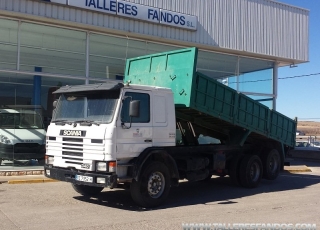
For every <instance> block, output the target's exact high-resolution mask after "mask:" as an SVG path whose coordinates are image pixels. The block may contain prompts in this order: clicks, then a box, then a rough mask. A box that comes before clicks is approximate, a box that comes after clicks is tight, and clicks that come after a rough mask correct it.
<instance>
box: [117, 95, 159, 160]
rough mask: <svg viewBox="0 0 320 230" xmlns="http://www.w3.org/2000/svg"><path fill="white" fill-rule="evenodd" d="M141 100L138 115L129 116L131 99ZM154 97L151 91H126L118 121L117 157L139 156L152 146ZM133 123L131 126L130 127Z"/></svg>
mask: <svg viewBox="0 0 320 230" xmlns="http://www.w3.org/2000/svg"><path fill="white" fill-rule="evenodd" d="M133 100H139V101H140V114H139V116H138V117H132V118H131V121H130V117H129V104H130V101H133ZM151 107H152V97H151V94H150V92H148V91H142V90H135V91H134V92H132V91H130V92H125V94H124V99H123V102H122V108H121V111H120V114H119V119H118V123H117V156H118V157H117V158H118V159H119V158H131V157H136V156H138V155H139V154H140V153H141V152H142V151H143V150H144V149H145V148H148V147H151V146H152V141H153V140H152V137H153V136H152V116H151V111H152V108H151ZM130 123H131V127H130Z"/></svg>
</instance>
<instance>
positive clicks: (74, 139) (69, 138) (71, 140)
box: [62, 137, 83, 142]
mask: <svg viewBox="0 0 320 230" xmlns="http://www.w3.org/2000/svg"><path fill="white" fill-rule="evenodd" d="M62 141H66V142H83V139H81V138H72V137H64V138H63V139H62Z"/></svg>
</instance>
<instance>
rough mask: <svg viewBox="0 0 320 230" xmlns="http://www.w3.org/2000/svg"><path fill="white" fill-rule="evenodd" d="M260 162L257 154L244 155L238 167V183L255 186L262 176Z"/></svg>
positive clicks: (249, 186) (248, 186)
mask: <svg viewBox="0 0 320 230" xmlns="http://www.w3.org/2000/svg"><path fill="white" fill-rule="evenodd" d="M262 174H263V170H262V162H261V160H260V157H259V156H257V155H246V156H245V157H244V158H243V159H242V161H241V163H240V168H239V176H240V184H241V185H242V186H243V187H246V188H255V187H257V186H258V185H259V183H260V181H261V178H262Z"/></svg>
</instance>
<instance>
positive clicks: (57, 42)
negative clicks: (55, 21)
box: [20, 22, 86, 76]
mask: <svg viewBox="0 0 320 230" xmlns="http://www.w3.org/2000/svg"><path fill="white" fill-rule="evenodd" d="M20 42H21V48H20V50H21V55H20V69H21V70H26V71H31V72H33V71H36V72H45V73H56V74H65V75H75V76H85V67H86V33H85V32H79V31H74V30H70V29H62V28H57V27H51V26H44V25H37V24H32V23H26V22H24V23H22V24H21V38H20Z"/></svg>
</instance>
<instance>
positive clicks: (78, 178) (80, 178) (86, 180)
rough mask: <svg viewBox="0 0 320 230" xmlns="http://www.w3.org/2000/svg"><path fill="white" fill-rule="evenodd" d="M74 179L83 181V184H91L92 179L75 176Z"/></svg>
mask: <svg viewBox="0 0 320 230" xmlns="http://www.w3.org/2000/svg"><path fill="white" fill-rule="evenodd" d="M75 179H76V180H77V181H83V182H89V183H92V182H93V177H91V176H82V175H76V177H75Z"/></svg>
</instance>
